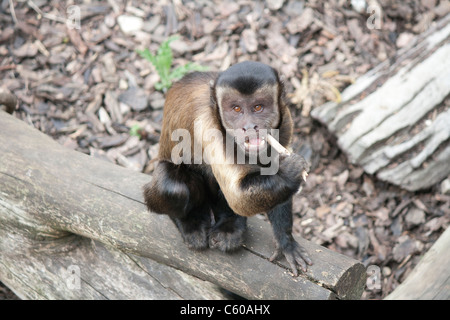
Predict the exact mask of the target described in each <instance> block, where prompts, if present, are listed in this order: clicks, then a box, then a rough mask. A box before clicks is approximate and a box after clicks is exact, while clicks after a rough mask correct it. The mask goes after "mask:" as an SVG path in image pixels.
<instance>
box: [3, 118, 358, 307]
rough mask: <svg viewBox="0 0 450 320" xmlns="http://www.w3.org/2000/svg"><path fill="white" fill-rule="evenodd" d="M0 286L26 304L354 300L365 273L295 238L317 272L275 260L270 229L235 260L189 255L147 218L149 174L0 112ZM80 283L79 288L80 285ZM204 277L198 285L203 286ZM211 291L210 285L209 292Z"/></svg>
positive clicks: (163, 223) (255, 231)
mask: <svg viewBox="0 0 450 320" xmlns="http://www.w3.org/2000/svg"><path fill="white" fill-rule="evenodd" d="M0 141H1V143H0V225H1V228H0V281H2V282H3V283H5V284H6V285H7V286H8V287H10V288H11V289H12V290H13V291H14V292H15V293H16V294H18V295H19V297H21V298H24V299H119V298H125V299H159V298H170V299H185V298H192V299H200V298H205V299H214V298H216V299H219V298H224V296H223V295H222V294H221V292H220V291H219V290H218V289H217V286H218V287H221V288H225V289H227V290H229V291H231V292H234V293H236V294H237V295H239V296H242V297H245V298H248V299H334V298H338V299H358V298H359V297H360V296H361V294H362V291H363V289H364V285H365V279H366V271H365V268H364V266H363V265H362V264H361V263H359V262H358V261H355V260H353V259H351V258H349V257H346V256H344V255H341V254H339V253H336V252H333V251H331V250H328V249H326V248H324V247H321V246H318V245H315V244H313V243H311V242H308V241H306V240H303V239H297V241H299V243H300V244H301V245H302V246H304V247H305V248H306V250H307V251H308V252H309V254H310V257H311V258H312V259H313V261H314V265H313V266H310V267H309V268H308V271H307V272H306V273H305V274H302V275H300V276H299V277H293V276H292V275H291V274H290V272H289V271H288V270H289V269H288V264H287V262H286V261H285V260H281V261H278V262H276V263H272V262H270V261H269V258H270V256H271V254H272V251H273V250H274V244H273V242H272V233H271V231H270V230H269V229H270V227H269V225H268V223H267V222H264V221H261V220H260V219H257V218H252V219H249V230H248V234H247V238H246V240H245V242H244V245H243V248H242V249H240V250H238V251H237V252H236V253H234V254H224V253H222V252H219V251H217V250H205V251H202V252H195V251H192V250H189V249H188V248H187V247H186V245H184V244H183V242H182V239H181V237H180V236H179V234H178V232H177V231H176V228H175V226H174V225H173V223H172V222H171V221H170V219H168V217H167V216H164V215H157V214H152V213H149V212H147V210H146V207H145V205H144V203H143V197H142V186H143V185H144V184H145V183H147V182H148V181H149V180H150V179H151V177H150V176H148V175H144V174H142V173H137V172H133V171H130V170H128V169H125V168H122V167H119V166H116V165H113V164H111V163H108V162H105V161H103V160H100V159H96V158H93V157H89V156H87V155H85V154H82V153H79V152H75V151H73V150H69V149H66V148H64V147H63V146H60V145H59V144H58V143H57V142H55V141H53V140H52V139H51V138H50V137H48V136H46V135H44V134H43V133H41V132H39V131H37V130H35V129H34V128H32V127H30V126H28V125H27V124H25V123H24V122H22V121H20V120H18V119H16V118H14V117H12V116H10V115H8V114H6V113H4V112H1V111H0ZM77 279H78V282H77ZM199 279H202V280H199ZM212 284H214V285H212Z"/></svg>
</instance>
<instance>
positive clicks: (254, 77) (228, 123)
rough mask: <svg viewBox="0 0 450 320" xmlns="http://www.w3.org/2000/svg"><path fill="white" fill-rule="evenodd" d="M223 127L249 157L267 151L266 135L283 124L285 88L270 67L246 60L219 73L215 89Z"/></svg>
mask: <svg viewBox="0 0 450 320" xmlns="http://www.w3.org/2000/svg"><path fill="white" fill-rule="evenodd" d="M211 91H212V98H213V100H214V102H215V105H216V106H217V108H218V112H219V116H220V119H221V122H222V126H223V127H224V128H225V129H226V131H227V134H228V135H232V136H233V137H234V140H235V142H236V144H237V146H238V147H239V148H240V149H241V150H242V151H244V152H245V153H246V154H250V153H257V152H260V151H263V150H265V149H266V148H267V140H266V134H267V133H272V130H274V129H277V128H278V127H279V125H280V104H281V103H282V102H281V96H282V94H283V85H282V83H281V82H280V80H279V77H278V73H277V72H276V71H275V70H274V69H273V68H271V67H270V66H268V65H266V64H263V63H259V62H252V61H246V62H241V63H238V64H235V65H233V66H231V67H230V68H228V69H227V70H226V71H224V72H222V73H220V74H219V76H218V77H217V80H216V82H215V84H214V86H213V87H212V90H211Z"/></svg>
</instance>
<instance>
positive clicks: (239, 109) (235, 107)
mask: <svg viewBox="0 0 450 320" xmlns="http://www.w3.org/2000/svg"><path fill="white" fill-rule="evenodd" d="M241 110H242V108H241V107H239V106H236V105H235V106H233V111H236V112H241Z"/></svg>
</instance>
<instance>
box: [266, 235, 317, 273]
mask: <svg viewBox="0 0 450 320" xmlns="http://www.w3.org/2000/svg"><path fill="white" fill-rule="evenodd" d="M281 254H283V255H284V257H285V258H286V260H287V262H288V263H289V266H290V267H291V269H292V273H293V274H294V276H298V271H297V267H301V268H302V270H303V272H306V270H307V268H306V265H310V266H311V265H312V264H313V263H312V261H311V259H310V258H309V256H308V253H307V252H306V250H305V249H304V248H303V247H302V246H300V245H299V244H298V243H297V242H296V241H292V242H290V243H289V245H287V246H286V247H285V248H283V249H282V248H280V247H277V248H276V250H275V252H274V253H273V255H272V256H271V257H270V259H269V261H274V260H275V259H277V258H279V257H280V256H281Z"/></svg>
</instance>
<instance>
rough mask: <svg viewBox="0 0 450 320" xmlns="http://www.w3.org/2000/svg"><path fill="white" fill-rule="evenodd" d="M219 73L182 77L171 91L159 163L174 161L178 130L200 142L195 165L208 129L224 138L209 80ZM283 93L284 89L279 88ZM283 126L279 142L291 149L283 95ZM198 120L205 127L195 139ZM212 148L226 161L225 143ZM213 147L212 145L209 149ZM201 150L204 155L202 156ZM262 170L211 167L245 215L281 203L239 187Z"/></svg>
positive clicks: (237, 209) (268, 193)
mask: <svg viewBox="0 0 450 320" xmlns="http://www.w3.org/2000/svg"><path fill="white" fill-rule="evenodd" d="M216 77H217V74H216V73H194V74H191V75H190V77H187V78H183V79H182V80H181V81H179V82H177V83H176V84H175V85H174V86H173V87H172V88H171V89H170V90H169V92H168V94H167V99H166V103H165V106H164V115H163V126H162V133H161V140H160V150H159V158H160V160H167V161H170V160H171V152H172V149H173V147H174V146H175V145H176V144H177V143H178V142H177V141H171V133H172V132H173V131H174V130H175V129H180V128H183V129H187V130H188V131H189V132H190V133H191V137H192V138H195V139H197V140H196V141H194V140H192V141H191V146H192V152H191V155H192V163H194V162H193V161H194V159H193V156H194V143H202V146H203V150H204V149H205V147H206V146H208V144H209V143H208V142H205V141H199V140H198V139H201V137H204V132H205V131H206V130H208V129H217V130H221V131H222V133H223V136H224V137H225V131H224V128H223V127H222V126H221V123H220V119H219V114H218V111H217V109H216V108H215V106H212V105H211V102H210V101H211V99H210V81H214V80H215V78H216ZM280 90H281V88H280ZM278 103H279V113H280V124H279V127H278V129H279V130H280V131H279V134H280V136H279V141H280V143H281V144H282V145H283V146H284V147H286V148H287V147H289V144H290V142H291V137H292V130H293V124H292V118H291V114H290V111H289V109H288V107H287V106H286V103H285V101H284V97H283V96H282V95H281V94H280V96H279V99H278ZM195 120H199V121H200V122H201V124H202V129H203V131H202V133H201V137H198V136H194V121H195ZM210 143H214V146H212V147H213V149H214V150H215V152H216V156H218V157H219V158H216V160H217V159H223V162H225V161H224V159H225V150H224V145H223V143H220V142H217V141H213V142H210ZM210 147H211V146H210ZM203 150H202V154H203ZM259 169H260V168H259V167H257V166H256V165H248V164H236V163H233V164H214V163H212V164H211V170H212V173H213V175H214V177H215V179H216V180H217V183H218V184H219V186H220V189H221V190H222V192H223V194H224V196H225V199H226V200H227V202H228V204H229V206H230V207H231V209H232V210H233V211H234V212H235V213H237V214H239V215H242V216H252V215H255V214H257V213H263V212H266V211H268V210H270V209H272V208H273V207H274V206H275V205H276V204H278V203H279V202H280V199H279V197H274V196H273V193H272V192H271V190H266V191H265V192H261V189H252V188H249V189H248V190H246V191H245V192H243V191H242V190H241V188H240V184H241V180H242V179H243V178H244V177H245V176H247V175H248V174H249V173H251V172H258V171H259Z"/></svg>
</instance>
